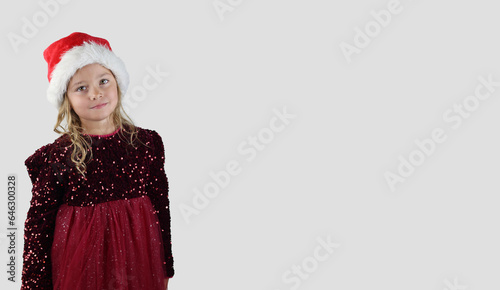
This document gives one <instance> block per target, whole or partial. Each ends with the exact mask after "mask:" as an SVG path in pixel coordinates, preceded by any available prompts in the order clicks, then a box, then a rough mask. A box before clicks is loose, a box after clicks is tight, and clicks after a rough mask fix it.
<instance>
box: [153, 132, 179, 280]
mask: <svg viewBox="0 0 500 290" xmlns="http://www.w3.org/2000/svg"><path fill="white" fill-rule="evenodd" d="M151 132H152V147H153V149H152V150H153V155H152V161H151V168H150V176H149V183H148V186H147V187H148V189H147V191H148V196H149V197H150V199H151V201H152V203H153V206H154V208H155V210H156V213H157V215H158V219H159V221H160V227H161V229H162V239H163V245H164V253H165V262H166V271H167V272H166V273H165V274H166V276H167V277H173V276H174V261H173V257H172V241H171V234H170V232H171V231H170V206H169V205H170V204H169V200H168V179H167V175H166V173H165V170H164V167H165V149H164V147H163V141H162V139H161V137H160V135H159V134H158V133H157V132H156V131H153V130H151Z"/></svg>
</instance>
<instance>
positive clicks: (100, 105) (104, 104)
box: [90, 103, 108, 109]
mask: <svg viewBox="0 0 500 290" xmlns="http://www.w3.org/2000/svg"><path fill="white" fill-rule="evenodd" d="M107 104H108V103H103V104H99V105H96V106H93V107H92V108H90V109H100V108H102V107H104V106H106V105H107Z"/></svg>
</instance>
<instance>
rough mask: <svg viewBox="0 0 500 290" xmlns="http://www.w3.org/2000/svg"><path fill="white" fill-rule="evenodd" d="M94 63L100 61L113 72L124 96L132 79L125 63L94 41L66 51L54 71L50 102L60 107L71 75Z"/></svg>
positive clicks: (49, 94) (50, 87)
mask: <svg viewBox="0 0 500 290" xmlns="http://www.w3.org/2000/svg"><path fill="white" fill-rule="evenodd" d="M92 63H98V64H100V65H102V66H104V67H106V68H107V69H109V70H110V71H112V72H113V74H114V75H115V79H116V82H117V84H118V86H119V87H120V91H121V93H122V96H124V95H125V93H126V92H127V88H128V85H129V81H130V80H129V75H128V72H127V69H126V68H125V63H123V61H122V60H121V59H120V58H119V57H117V56H116V55H115V54H114V53H113V52H112V51H111V50H109V49H108V48H107V47H105V46H102V45H99V44H96V43H94V42H85V43H83V44H82V45H80V46H75V47H73V48H71V49H70V50H68V51H67V52H66V53H64V55H63V56H62V58H61V60H60V61H59V63H58V64H57V65H56V67H55V68H54V70H53V71H52V74H51V80H50V83H49V87H48V89H47V99H48V100H49V102H51V103H52V104H53V105H54V106H56V107H57V108H59V107H60V106H61V104H62V101H63V98H64V93H65V92H66V89H67V87H68V83H69V81H70V79H71V77H72V76H73V75H74V74H75V73H76V71H77V70H78V69H80V68H82V67H84V66H86V65H88V64H92Z"/></svg>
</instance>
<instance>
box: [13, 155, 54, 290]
mask: <svg viewBox="0 0 500 290" xmlns="http://www.w3.org/2000/svg"><path fill="white" fill-rule="evenodd" d="M49 149H50V148H49V146H47V145H46V146H44V147H42V148H40V149H38V150H37V151H36V152H35V153H34V154H33V155H31V156H30V157H28V159H26V161H25V165H26V167H27V169H28V173H29V176H30V179H31V182H32V184H33V188H32V198H31V202H30V208H29V210H28V214H27V217H26V221H25V226H24V252H23V271H22V278H21V280H22V285H21V289H33V288H35V287H38V288H37V289H52V287H53V285H52V263H51V258H50V253H51V252H50V250H51V247H52V241H53V235H54V227H55V219H56V215H57V210H58V208H59V205H60V201H61V193H62V190H61V184H60V182H59V181H58V179H57V177H56V175H55V171H54V168H53V165H54V163H53V162H52V160H51V158H49V156H50V153H49Z"/></svg>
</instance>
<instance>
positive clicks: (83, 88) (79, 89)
mask: <svg viewBox="0 0 500 290" xmlns="http://www.w3.org/2000/svg"><path fill="white" fill-rule="evenodd" d="M86 88H87V87H86V86H81V87H78V88H77V89H76V91H77V92H81V91H84V90H85V89H86Z"/></svg>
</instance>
